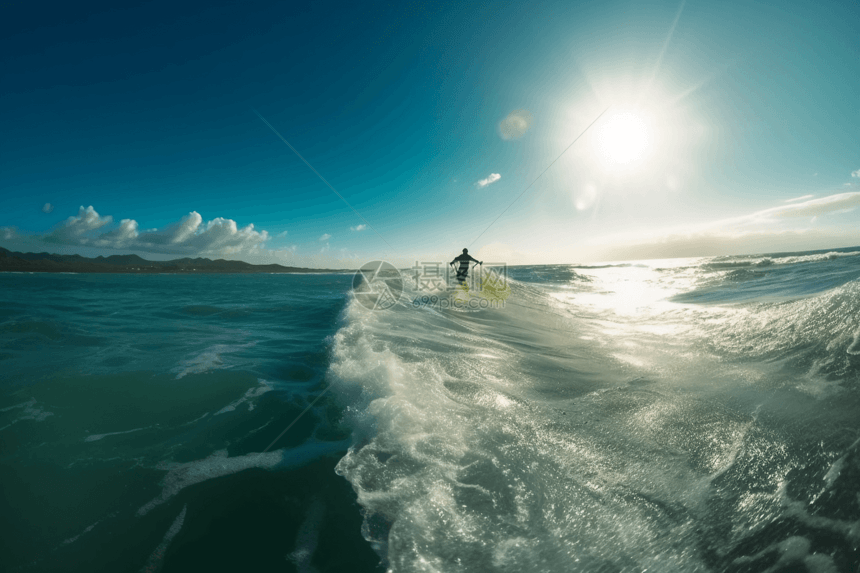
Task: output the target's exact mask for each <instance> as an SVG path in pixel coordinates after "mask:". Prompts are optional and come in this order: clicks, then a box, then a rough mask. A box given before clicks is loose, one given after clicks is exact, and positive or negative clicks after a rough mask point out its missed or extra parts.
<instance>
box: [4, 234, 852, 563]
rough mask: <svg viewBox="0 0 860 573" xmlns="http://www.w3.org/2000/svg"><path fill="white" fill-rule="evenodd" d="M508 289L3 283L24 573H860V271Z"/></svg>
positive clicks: (11, 528)
mask: <svg viewBox="0 0 860 573" xmlns="http://www.w3.org/2000/svg"><path fill="white" fill-rule="evenodd" d="M504 274H505V275H506V276H505V284H506V286H505V287H504V295H503V296H499V294H498V293H499V292H500V291H498V290H497V291H494V293H493V296H492V297H489V298H491V299H492V300H491V301H490V302H492V303H493V304H485V305H481V304H473V303H474V302H475V301H478V302H480V300H482V297H485V295H484V294H482V293H480V292H477V289H474V288H473V289H472V290H471V291H470V292H469V293H463V292H462V291H459V290H455V291H447V290H444V289H437V290H436V291H432V292H431V291H428V290H427V288H428V286H427V285H422V284H420V281H419V284H417V285H416V282H415V281H414V280H412V278H411V276H410V273H409V272H408V271H404V272H403V280H402V285H403V292H402V293H401V295H400V297H399V300H398V301H397V302H396V303H394V304H393V306H391V307H390V308H387V309H386V310H380V309H377V310H372V309H370V308H367V306H368V305H367V300H366V298H367V297H366V295H365V294H362V292H363V291H361V289H359V292H354V291H353V276H352V275H349V274H342V275H338V274H331V275H148V276H145V275H84V274H62V275H60V274H3V275H0V372H2V374H0V484H2V497H0V527H2V531H0V569H2V570H4V571H189V570H200V571H238V570H243V571H246V570H247V571H299V572H314V571H316V572H326V571H349V572H363V571H386V570H390V571H397V572H413V571H414V572H419V571H420V572H428V573H429V572H466V571H470V572H471V571H499V572H502V571H504V572H517V573H520V572H523V571H530V572H556V571H557V572H577V571H582V572H606V573H610V572H612V573H616V572H625V573H626V572H642V571H646V570H647V571H656V572H693V571H701V572H711V571H714V572H716V571H732V572H735V571H736V572H803V571H809V572H813V573H829V572H843V571H844V572H851V573H856V572H857V571H858V570H860V248H854V249H840V250H834V251H826V252H825V251H822V252H807V253H783V254H773V255H766V256H765V255H762V256H735V257H710V258H697V259H673V260H659V261H637V262H631V263H618V264H606V265H591V266H587V265H558V266H531V267H509V268H507V269H506V271H505V273H504ZM359 282H360V281H359ZM497 286H498V285H497ZM434 288H435V287H434ZM464 297H465V298H464ZM485 298H486V297H485ZM500 301H501V302H500ZM465 302H468V304H465ZM370 306H372V305H370Z"/></svg>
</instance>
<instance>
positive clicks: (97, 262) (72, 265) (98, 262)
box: [0, 247, 355, 275]
mask: <svg viewBox="0 0 860 573" xmlns="http://www.w3.org/2000/svg"><path fill="white" fill-rule="evenodd" d="M0 272H5V273H75V274H79V273H98V274H142V275H156V274H332V273H351V272H355V271H351V270H349V269H308V268H303V267H285V266H283V265H277V264H269V265H252V264H250V263H246V262H243V261H228V260H225V259H216V260H214V261H213V260H211V259H204V258H196V259H190V258H185V259H174V260H170V261H149V260H147V259H144V258H142V257H139V256H137V255H111V256H109V257H96V258H88V257H82V256H80V255H54V254H50V253H18V252H13V251H9V250H7V249H4V248H2V247H0Z"/></svg>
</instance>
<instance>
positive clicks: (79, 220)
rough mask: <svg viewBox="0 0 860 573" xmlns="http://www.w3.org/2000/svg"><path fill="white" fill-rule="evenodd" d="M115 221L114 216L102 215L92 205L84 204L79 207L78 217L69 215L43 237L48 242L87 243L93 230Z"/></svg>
mask: <svg viewBox="0 0 860 573" xmlns="http://www.w3.org/2000/svg"><path fill="white" fill-rule="evenodd" d="M111 222H113V217H111V216H110V215H108V216H107V217H101V216H99V214H98V213H96V210H95V209H93V207H92V205H90V206H89V207H87V208H86V209H84V207H83V205H81V208H80V209H78V216H77V217H69V218H68V219H66V220H65V221H63V223H61V224H60V225H59V226H58V227H57V228H56V229H54V230H53V231H51V232H50V233H48V234H47V235H45V236H44V237H42V238H43V239H44V240H45V241H46V242H48V243H62V244H80V245H83V244H86V243H87V242H89V240H90V238H89V237H88V236H87V235H88V233H90V232H91V231H95V230H97V229H101V228H102V227H104V226H105V225H108V224H110V223H111Z"/></svg>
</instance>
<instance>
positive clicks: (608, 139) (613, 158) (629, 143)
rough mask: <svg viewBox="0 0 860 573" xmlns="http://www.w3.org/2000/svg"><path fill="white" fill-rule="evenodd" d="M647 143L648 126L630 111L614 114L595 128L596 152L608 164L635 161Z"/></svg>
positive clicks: (648, 135) (628, 163)
mask: <svg viewBox="0 0 860 573" xmlns="http://www.w3.org/2000/svg"><path fill="white" fill-rule="evenodd" d="M649 143H650V134H649V130H648V126H647V125H646V124H645V122H644V121H643V120H642V118H640V117H639V116H637V115H634V114H632V113H618V114H615V115H613V116H611V117H610V118H609V119H608V120H607V121H606V122H605V123H604V124H603V125H602V126H600V127H599V128H598V130H597V137H596V144H597V152H598V154H599V156H600V158H601V159H602V160H603V161H604V162H605V163H607V164H608V165H609V166H613V167H620V166H626V165H630V164H633V163H636V162H637V161H639V160H640V159H642V158H643V156H644V155H645V154H646V152H647V151H648V147H649Z"/></svg>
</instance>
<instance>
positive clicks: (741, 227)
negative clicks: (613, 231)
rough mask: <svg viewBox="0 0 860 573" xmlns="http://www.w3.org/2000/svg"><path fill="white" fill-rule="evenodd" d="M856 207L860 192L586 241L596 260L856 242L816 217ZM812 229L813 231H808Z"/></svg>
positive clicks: (849, 232)
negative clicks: (711, 220)
mask: <svg viewBox="0 0 860 573" xmlns="http://www.w3.org/2000/svg"><path fill="white" fill-rule="evenodd" d="M857 206H860V192H854V193H839V194H836V195H830V196H828V197H821V198H818V199H811V200H808V201H803V202H800V203H792V204H789V205H780V206H778V207H773V208H770V209H763V210H761V211H756V212H754V213H751V214H749V215H743V216H741V217H735V218H731V219H723V220H719V221H713V222H710V223H706V224H703V225H698V226H688V227H676V228H673V229H663V230H661V231H657V232H653V233H650V234H649V233H642V232H639V233H630V234H619V235H614V236H606V237H603V238H600V239H596V240H594V241H592V242H591V246H592V247H594V254H595V255H596V256H597V258H599V259H602V260H622V259H650V258H654V259H656V258H666V257H697V256H710V255H725V254H742V253H767V252H775V251H780V250H812V249H817V248H830V247H833V246H848V245H850V244H856V242H857V233H856V231H854V229H853V227H852V226H851V225H846V224H844V223H843V225H842V226H841V227H840V226H838V225H835V224H829V225H823V224H822V223H823V221H822V217H824V216H827V215H839V214H842V213H848V212H850V211H852V210H854V209H855V208H856V207H857ZM810 225H814V227H810Z"/></svg>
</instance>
